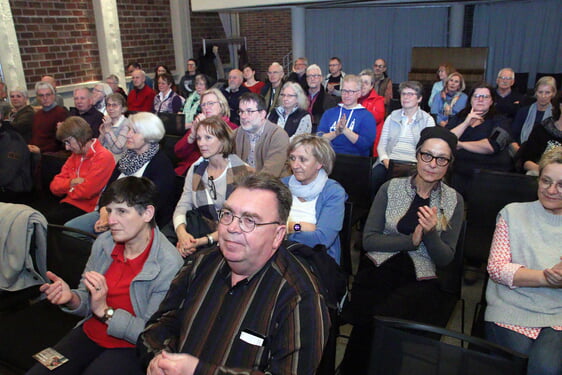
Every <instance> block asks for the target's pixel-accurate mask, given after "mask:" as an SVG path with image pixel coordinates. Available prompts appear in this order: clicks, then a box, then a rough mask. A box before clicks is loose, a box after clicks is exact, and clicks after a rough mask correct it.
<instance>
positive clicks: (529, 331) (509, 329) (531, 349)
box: [485, 146, 562, 375]
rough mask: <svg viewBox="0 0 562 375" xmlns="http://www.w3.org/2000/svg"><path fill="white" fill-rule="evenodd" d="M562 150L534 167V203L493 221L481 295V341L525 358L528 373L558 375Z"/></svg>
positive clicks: (561, 365)
mask: <svg viewBox="0 0 562 375" xmlns="http://www.w3.org/2000/svg"><path fill="white" fill-rule="evenodd" d="M561 197H562V147H560V146H558V147H555V148H553V149H552V150H550V151H548V152H546V153H545V154H544V156H543V157H542V159H541V161H540V162H539V186H538V198H539V199H538V201H534V202H526V203H511V204H509V205H507V206H506V207H504V208H503V209H502V210H501V211H500V213H499V215H498V219H497V224H496V230H495V233H494V239H493V242H492V248H491V249H490V257H489V260H488V273H489V275H490V281H489V282H488V286H487V290H486V300H487V307H486V315H485V321H486V338H487V339H488V340H490V341H492V342H494V343H496V344H499V345H502V346H505V347H507V348H509V349H512V350H515V351H517V352H520V353H523V354H525V355H528V356H529V362H528V368H527V373H528V374H547V375H550V374H552V375H554V374H560V373H562V360H561V358H562V304H560V301H561V300H562V262H561V261H560V243H562V231H561V230H560V228H562V199H561Z"/></svg>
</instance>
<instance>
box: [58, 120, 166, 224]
mask: <svg viewBox="0 0 562 375" xmlns="http://www.w3.org/2000/svg"><path fill="white" fill-rule="evenodd" d="M129 122H130V125H129V126H130V128H129V133H128V134H127V153H126V154H125V155H124V156H123V157H122V158H121V159H120V160H119V162H118V163H117V165H116V166H115V169H113V168H110V178H109V181H108V184H111V183H112V182H113V181H115V180H118V179H120V178H124V177H127V176H135V177H146V178H148V179H149V180H151V181H152V182H154V184H155V185H156V188H157V190H158V201H157V206H158V210H157V211H156V213H155V218H156V223H157V224H158V226H159V227H160V228H163V227H164V225H166V224H167V223H168V222H170V220H171V218H172V211H173V209H174V205H175V203H176V202H174V201H173V200H174V194H173V193H174V172H173V166H172V162H171V161H170V159H168V157H167V156H166V154H165V153H164V152H163V151H162V150H160V146H159V145H158V142H159V141H160V140H161V139H162V138H163V137H164V125H163V124H162V120H160V118H158V116H156V115H154V114H152V113H148V112H139V113H136V114H134V115H131V116H129ZM112 161H113V157H112ZM95 204H96V202H94V205H95ZM98 206H99V207H98V210H96V211H93V212H90V213H89V214H86V215H82V216H79V217H77V218H75V219H73V220H70V221H68V222H66V223H65V225H66V226H69V227H72V228H77V229H81V230H83V231H85V232H89V233H94V234H98V233H102V232H105V231H107V230H108V229H109V222H108V212H107V210H106V208H105V207H104V202H103V200H102V201H100V202H99V205H98ZM92 210H93V208H92Z"/></svg>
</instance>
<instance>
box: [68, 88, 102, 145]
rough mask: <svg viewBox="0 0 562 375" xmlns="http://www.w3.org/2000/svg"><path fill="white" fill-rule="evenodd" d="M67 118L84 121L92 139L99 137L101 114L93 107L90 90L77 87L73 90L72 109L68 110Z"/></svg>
mask: <svg viewBox="0 0 562 375" xmlns="http://www.w3.org/2000/svg"><path fill="white" fill-rule="evenodd" d="M69 116H79V117H81V118H83V119H84V120H86V122H87V123H88V124H89V125H90V127H91V128H92V134H93V136H94V138H97V137H99V135H100V125H101V123H102V120H103V113H101V112H100V111H98V110H97V109H96V108H95V107H94V102H93V97H92V92H91V91H90V89H88V88H86V87H79V88H77V89H75V90H74V108H71V109H70V113H69Z"/></svg>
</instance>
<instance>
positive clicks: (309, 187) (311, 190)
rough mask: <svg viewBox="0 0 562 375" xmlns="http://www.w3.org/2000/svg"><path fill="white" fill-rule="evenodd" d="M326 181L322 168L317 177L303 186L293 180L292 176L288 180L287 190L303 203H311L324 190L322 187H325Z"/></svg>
mask: <svg viewBox="0 0 562 375" xmlns="http://www.w3.org/2000/svg"><path fill="white" fill-rule="evenodd" d="M326 181H328V174H327V173H326V171H325V170H324V169H323V168H322V169H320V170H319V171H318V176H316V178H315V179H314V181H312V182H311V183H309V184H306V185H303V184H301V183H300V182H299V181H297V179H296V178H295V175H292V176H291V178H289V190H291V194H293V195H294V196H296V197H299V198H302V199H304V200H305V201H311V200H313V199H315V198H316V197H318V195H320V193H321V192H322V190H324V186H325V185H326Z"/></svg>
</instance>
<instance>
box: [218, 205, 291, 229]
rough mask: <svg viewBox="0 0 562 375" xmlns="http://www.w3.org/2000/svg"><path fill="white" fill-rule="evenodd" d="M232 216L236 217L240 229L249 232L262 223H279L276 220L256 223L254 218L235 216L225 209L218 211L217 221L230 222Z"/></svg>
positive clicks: (228, 223)
mask: <svg viewBox="0 0 562 375" xmlns="http://www.w3.org/2000/svg"><path fill="white" fill-rule="evenodd" d="M234 218H238V226H239V227H240V230H241V231H242V232H245V233H250V232H252V231H253V230H254V229H256V227H261V226H262V225H272V224H277V225H279V224H281V223H279V222H278V221H272V222H269V223H256V219H254V218H253V217H251V216H246V215H242V216H236V215H234V214H233V213H232V212H231V211H229V210H226V209H222V210H220V211H219V223H221V224H222V225H230V224H232V222H233V221H234Z"/></svg>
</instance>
